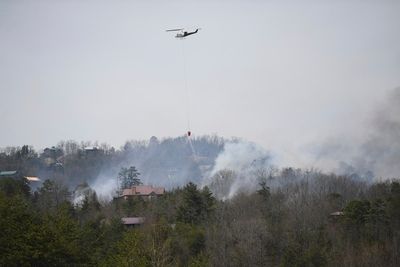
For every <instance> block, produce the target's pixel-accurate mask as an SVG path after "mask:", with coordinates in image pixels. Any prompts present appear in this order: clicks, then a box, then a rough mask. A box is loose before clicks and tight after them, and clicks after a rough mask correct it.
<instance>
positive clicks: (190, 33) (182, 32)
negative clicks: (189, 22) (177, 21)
mask: <svg viewBox="0 0 400 267" xmlns="http://www.w3.org/2000/svg"><path fill="white" fill-rule="evenodd" d="M199 30H200V29H199V28H198V29H196V30H195V31H193V32H188V31H184V28H180V29H170V30H166V31H167V32H178V31H179V33H177V34H176V35H175V38H180V39H183V38H185V37H187V36H189V35H192V34H195V33H197V32H198V31H199Z"/></svg>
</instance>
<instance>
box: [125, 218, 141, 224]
mask: <svg viewBox="0 0 400 267" xmlns="http://www.w3.org/2000/svg"><path fill="white" fill-rule="evenodd" d="M121 220H122V223H123V224H125V225H132V224H142V223H144V218H143V217H125V218H121Z"/></svg>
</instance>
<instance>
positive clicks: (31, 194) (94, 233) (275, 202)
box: [0, 138, 400, 266]
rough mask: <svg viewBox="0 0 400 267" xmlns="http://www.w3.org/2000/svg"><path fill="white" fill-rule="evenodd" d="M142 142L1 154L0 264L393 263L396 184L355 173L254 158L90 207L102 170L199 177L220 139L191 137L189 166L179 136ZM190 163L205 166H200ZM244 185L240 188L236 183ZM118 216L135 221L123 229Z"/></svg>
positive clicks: (399, 218)
mask: <svg viewBox="0 0 400 267" xmlns="http://www.w3.org/2000/svg"><path fill="white" fill-rule="evenodd" d="M152 141H153V142H154V143H150V142H148V143H145V142H142V143H140V142H139V143H138V142H128V143H127V144H126V145H125V146H124V147H123V148H121V149H117V150H116V149H113V148H109V147H107V146H105V145H103V146H96V148H93V144H90V145H91V146H90V147H89V144H87V145H78V144H77V143H75V142H63V143H60V144H59V145H58V146H55V147H54V148H49V149H47V150H44V151H43V152H41V153H37V152H35V151H34V150H33V149H32V148H30V147H28V146H24V147H21V148H15V149H5V150H4V152H3V153H2V154H1V157H0V158H1V162H0V164H1V165H0V166H1V170H13V169H15V170H18V171H19V174H18V175H16V176H15V177H6V175H5V176H4V177H2V178H0V228H1V230H2V231H1V234H0V244H1V246H0V266H398V265H399V264H400V260H399V259H400V258H399V253H400V248H399V246H398V244H399V242H400V212H399V211H400V182H399V181H398V180H395V179H394V180H388V181H382V182H370V181H364V180H363V179H360V177H359V176H357V175H350V176H346V175H335V174H326V173H322V172H319V171H317V170H301V169H294V168H277V167H273V166H272V165H269V164H265V162H267V161H268V159H267V158H262V159H263V160H261V159H258V161H262V164H258V163H257V162H256V163H253V162H254V161H253V162H252V163H253V164H252V165H256V167H257V168H256V169H251V170H249V171H245V172H241V173H238V171H237V170H231V169H223V170H219V171H217V172H215V173H210V175H211V174H212V177H211V178H210V180H209V182H208V183H207V184H208V186H201V185H200V184H199V180H198V179H199V178H197V177H196V176H193V177H184V176H182V177H181V178H178V180H179V179H180V180H179V181H180V183H181V184H180V186H179V187H178V186H171V187H170V188H167V190H166V192H165V194H163V195H161V196H159V197H156V198H151V199H144V198H140V197H134V198H128V199H124V198H121V197H115V198H111V199H109V200H104V199H99V197H98V194H96V192H95V190H94V189H93V188H90V186H89V185H88V183H90V181H92V180H93V179H97V177H99V175H101V173H102V172H106V171H107V169H108V168H110V169H113V168H114V169H116V173H118V171H119V170H120V167H121V166H133V165H131V164H132V163H136V164H137V166H136V167H137V170H138V171H139V172H141V173H146V174H144V175H143V176H141V175H136V174H137V173H136V172H135V177H134V178H135V179H136V180H135V181H136V183H138V184H139V183H140V182H142V183H147V182H146V179H149V181H150V178H146V176H145V175H148V176H147V177H150V176H151V175H157V174H160V176H161V175H162V174H163V173H164V171H166V170H170V169H171V168H177V166H179V164H176V163H177V162H180V163H182V162H185V164H190V162H192V163H191V164H193V165H192V166H194V167H193V168H195V169H196V168H197V169H198V173H199V175H200V174H203V173H205V172H206V171H210V168H212V166H213V164H214V162H213V160H215V158H216V157H217V155H218V153H219V151H221V150H222V149H223V147H224V142H223V140H221V139H218V138H200V139H198V140H195V142H194V143H195V147H196V148H197V151H196V153H198V154H196V156H197V157H198V158H193V153H192V151H191V150H189V149H187V146H186V145H187V144H186V145H185V146H184V145H181V148H180V149H181V150H182V151H183V152H178V151H177V150H176V149H175V146H177V145H179V144H184V142H185V140H184V139H183V138H182V139H180V138H178V139H174V140H164V141H158V140H155V139H154V138H153V140H152ZM156 141H157V142H156ZM196 142H197V143H196ZM200 148H202V149H203V150H201V149H200ZM127 158H129V161H127ZM144 158H145V159H146V160H144ZM153 158H154V162H153ZM258 158H259V157H258ZM200 161H201V162H202V164H203V166H206V165H211V166H207V167H206V168H205V169H207V170H202V169H201V168H200V167H199V162H200ZM146 164H147V165H146ZM139 166H140V167H139ZM184 166H186V165H184ZM189 166H190V165H189ZM140 168H142V169H145V170H146V172H143V171H142V169H140ZM182 168H183V167H182ZM185 168H188V167H187V166H186V167H185ZM189 169H190V168H189ZM134 170H135V169H134ZM246 170H247V169H246ZM188 173H196V171H190V172H188ZM24 175H26V176H28V175H30V176H32V175H38V176H39V177H41V178H42V177H43V183H42V184H40V185H38V187H37V188H36V189H34V188H32V184H29V182H28V180H27V179H26V178H24ZM247 176H252V177H253V178H251V179H249V177H247ZM142 177H143V179H141V178H142ZM164 177H166V176H164ZM46 178H51V179H46ZM243 180H245V181H246V186H244V184H241V183H239V182H238V181H243ZM151 181H152V183H153V184H154V185H158V184H156V183H155V182H156V181H160V185H167V184H166V183H164V184H163V183H162V181H163V180H151ZM189 181H192V182H189ZM233 188H234V189H235V190H233ZM74 191H75V192H74ZM77 191H79V192H80V193H81V195H80V198H79V201H76V192H77ZM232 192H234V193H232ZM115 194H116V193H115ZM114 196H118V195H114ZM122 218H143V220H144V221H143V223H140V224H138V225H136V226H134V227H131V226H128V225H127V224H124V223H123V221H122Z"/></svg>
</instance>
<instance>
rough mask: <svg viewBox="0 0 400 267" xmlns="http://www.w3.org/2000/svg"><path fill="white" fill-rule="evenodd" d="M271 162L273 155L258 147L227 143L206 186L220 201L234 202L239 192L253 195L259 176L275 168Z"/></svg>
mask: <svg viewBox="0 0 400 267" xmlns="http://www.w3.org/2000/svg"><path fill="white" fill-rule="evenodd" d="M271 159H272V157H271V153H270V152H269V151H267V150H265V149H264V148H263V147H261V146H259V145H257V144H255V143H252V142H246V141H235V142H229V143H226V144H225V146H224V149H223V151H222V152H221V153H220V154H219V155H218V157H217V158H216V160H215V165H214V168H213V169H212V171H211V173H210V176H209V177H207V178H206V179H204V180H203V186H206V185H207V186H209V187H210V188H211V190H212V191H213V192H214V194H215V195H216V196H217V197H218V198H220V199H227V198H231V197H233V196H234V195H236V194H237V193H238V192H253V191H254V190H256V188H257V187H258V183H259V179H260V174H263V173H266V172H265V171H264V170H267V169H268V168H270V167H271V166H272V162H271Z"/></svg>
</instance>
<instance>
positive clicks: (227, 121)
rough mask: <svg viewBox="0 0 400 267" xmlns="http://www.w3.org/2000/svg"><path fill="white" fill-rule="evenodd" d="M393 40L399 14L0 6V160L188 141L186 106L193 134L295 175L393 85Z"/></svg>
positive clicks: (399, 75)
mask: <svg viewBox="0 0 400 267" xmlns="http://www.w3.org/2000/svg"><path fill="white" fill-rule="evenodd" d="M182 26H183V27H191V28H194V27H197V26H198V27H201V28H202V30H201V31H200V33H199V34H197V35H193V36H191V38H188V39H187V40H186V41H184V42H185V43H184V45H185V52H186V60H187V81H188V87H189V97H187V94H186V92H185V89H184V74H183V73H184V72H183V60H182V58H183V57H182V41H179V40H176V39H175V38H174V37H173V34H171V33H166V32H165V29H168V28H175V27H182ZM399 29H400V1H54V0H52V1H17V0H12V1H7V0H1V1H0V40H1V41H0V100H1V105H0V123H1V128H2V130H1V132H0V147H4V146H10V145H23V144H31V145H34V146H35V147H36V148H43V147H45V146H49V145H53V144H56V143H57V142H58V141H60V140H67V139H74V140H77V141H81V140H91V141H95V140H98V141H99V142H107V143H109V144H111V145H115V146H119V145H122V144H123V143H124V142H125V141H126V140H127V139H143V138H145V139H147V138H149V137H150V136H152V135H155V136H157V137H166V136H178V135H183V134H184V133H185V132H186V130H187V126H186V125H187V122H186V116H187V111H186V110H187V105H189V106H190V121H191V128H192V131H193V133H194V134H195V135H202V134H213V133H216V134H218V135H221V136H224V137H231V136H237V137H243V138H245V139H248V140H251V141H255V142H257V143H259V144H261V145H263V146H264V147H265V148H267V149H272V150H273V151H276V152H277V153H278V154H279V153H281V154H282V155H284V157H285V161H287V162H300V161H301V159H300V156H299V151H300V154H301V150H302V149H304V147H305V146H307V145H308V144H310V143H313V142H318V141H319V140H321V139H324V138H326V137H328V136H330V135H334V134H335V133H337V132H347V133H348V134H349V135H351V134H355V135H357V134H358V132H360V131H362V129H363V128H362V127H361V126H362V125H364V123H365V120H367V118H368V116H369V113H370V112H372V110H373V108H374V107H375V106H376V105H377V104H378V103H379V102H380V101H382V100H383V98H384V96H385V95H386V94H387V92H388V90H390V89H393V88H395V87H398V86H399V85H400V34H399V33H400V32H399ZM188 101H189V102H188Z"/></svg>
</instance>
